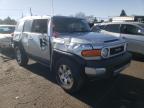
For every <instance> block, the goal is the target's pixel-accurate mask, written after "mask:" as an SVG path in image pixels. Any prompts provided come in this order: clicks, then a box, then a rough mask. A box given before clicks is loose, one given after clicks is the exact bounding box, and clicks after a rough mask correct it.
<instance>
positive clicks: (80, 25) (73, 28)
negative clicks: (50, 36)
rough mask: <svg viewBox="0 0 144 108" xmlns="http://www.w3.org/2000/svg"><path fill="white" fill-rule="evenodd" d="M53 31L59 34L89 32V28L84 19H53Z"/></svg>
mask: <svg viewBox="0 0 144 108" xmlns="http://www.w3.org/2000/svg"><path fill="white" fill-rule="evenodd" d="M53 30H54V32H59V33H73V32H90V27H89V25H88V23H87V21H86V20H84V19H77V18H53Z"/></svg>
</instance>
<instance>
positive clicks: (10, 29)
mask: <svg viewBox="0 0 144 108" xmlns="http://www.w3.org/2000/svg"><path fill="white" fill-rule="evenodd" d="M14 29H15V27H10V26H0V33H1V34H10V33H13V32H14Z"/></svg>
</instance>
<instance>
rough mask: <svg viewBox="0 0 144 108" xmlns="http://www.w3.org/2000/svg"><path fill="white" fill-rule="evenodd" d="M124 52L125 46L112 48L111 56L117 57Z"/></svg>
mask: <svg viewBox="0 0 144 108" xmlns="http://www.w3.org/2000/svg"><path fill="white" fill-rule="evenodd" d="M123 51H124V46H123V45H122V46H118V47H113V48H110V55H111V56H112V55H116V54H119V53H121V52H123Z"/></svg>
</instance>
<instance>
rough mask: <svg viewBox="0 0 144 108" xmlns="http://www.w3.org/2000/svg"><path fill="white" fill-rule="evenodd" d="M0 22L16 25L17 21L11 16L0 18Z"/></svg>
mask: <svg viewBox="0 0 144 108" xmlns="http://www.w3.org/2000/svg"><path fill="white" fill-rule="evenodd" d="M0 24H10V25H15V24H16V21H15V20H14V19H11V18H10V17H7V18H5V19H4V20H1V19H0Z"/></svg>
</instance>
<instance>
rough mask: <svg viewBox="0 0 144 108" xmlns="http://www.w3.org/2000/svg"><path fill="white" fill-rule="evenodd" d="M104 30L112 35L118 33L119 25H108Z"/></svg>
mask: <svg viewBox="0 0 144 108" xmlns="http://www.w3.org/2000/svg"><path fill="white" fill-rule="evenodd" d="M104 30H106V31H109V32H114V33H120V25H119V24H110V25H107V26H105V28H104Z"/></svg>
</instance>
